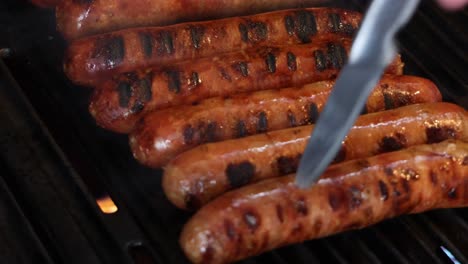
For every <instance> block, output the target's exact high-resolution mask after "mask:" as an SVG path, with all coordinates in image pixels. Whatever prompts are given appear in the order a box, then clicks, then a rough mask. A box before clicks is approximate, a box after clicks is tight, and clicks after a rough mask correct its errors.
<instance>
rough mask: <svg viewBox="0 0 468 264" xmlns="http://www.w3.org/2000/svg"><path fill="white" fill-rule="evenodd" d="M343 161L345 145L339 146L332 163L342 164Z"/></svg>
mask: <svg viewBox="0 0 468 264" xmlns="http://www.w3.org/2000/svg"><path fill="white" fill-rule="evenodd" d="M345 159H346V147H345V145H341V148H340V150H339V151H338V153H337V154H336V156H335V159H334V160H333V163H338V162H342V161H344V160H345Z"/></svg>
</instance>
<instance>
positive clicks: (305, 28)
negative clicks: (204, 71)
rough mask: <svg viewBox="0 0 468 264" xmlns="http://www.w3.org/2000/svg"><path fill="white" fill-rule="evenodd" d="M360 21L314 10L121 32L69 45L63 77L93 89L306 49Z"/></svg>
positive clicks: (336, 12) (338, 11)
mask: <svg viewBox="0 0 468 264" xmlns="http://www.w3.org/2000/svg"><path fill="white" fill-rule="evenodd" d="M67 2H71V1H67ZM171 15H173V14H171ZM360 19H361V15H360V14H358V13H356V12H352V11H344V10H341V9H329V8H319V9H299V10H287V11H279V12H274V13H268V14H260V15H255V16H251V17H237V18H228V19H223V20H215V21H208V22H193V23H185V24H178V25H172V26H167V27H151V28H132V29H126V30H122V31H117V32H111V33H107V34H102V35H96V36H91V37H88V38H83V39H80V40H76V41H74V42H72V43H71V45H70V47H69V48H68V50H67V55H66V58H65V73H66V74H67V75H68V77H69V78H70V79H71V80H72V81H74V82H76V83H78V84H82V85H93V84H96V83H99V80H100V79H105V78H108V77H109V76H110V75H111V74H116V73H123V72H130V71H135V70H137V69H141V68H146V67H149V66H157V67H161V66H167V65H171V64H174V63H175V62H178V61H182V60H190V59H194V58H200V57H207V56H212V55H215V54H219V53H224V52H231V51H239V50H243V49H247V48H252V47H259V46H266V45H269V46H275V45H291V44H303V43H310V42H315V40H317V39H320V38H321V36H322V35H324V34H326V35H328V34H330V35H333V36H337V37H338V36H341V37H350V36H351V35H352V34H353V32H354V31H355V30H356V28H357V26H358V24H359V22H360Z"/></svg>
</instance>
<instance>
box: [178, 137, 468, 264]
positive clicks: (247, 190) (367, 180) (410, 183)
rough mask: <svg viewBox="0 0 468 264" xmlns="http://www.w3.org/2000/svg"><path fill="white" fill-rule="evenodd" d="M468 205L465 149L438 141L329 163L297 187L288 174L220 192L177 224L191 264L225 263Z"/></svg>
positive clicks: (467, 148) (462, 144)
mask: <svg viewBox="0 0 468 264" xmlns="http://www.w3.org/2000/svg"><path fill="white" fill-rule="evenodd" d="M464 206H468V144H467V143H465V142H462V141H458V142H457V141H446V142H442V143H438V144H432V145H419V146H415V147H411V148H408V149H405V150H400V151H395V152H390V153H385V154H380V155H377V156H373V157H370V158H368V159H359V160H352V161H348V162H344V163H340V164H335V165H332V166H330V167H329V168H328V170H327V171H326V172H325V173H324V174H323V175H322V178H321V179H320V180H319V182H318V183H317V184H316V185H314V186H312V187H310V188H308V189H299V188H297V187H296V186H295V184H294V175H290V176H287V177H280V178H274V179H270V180H266V181H263V182H259V183H257V184H252V185H249V186H246V187H243V188H241V189H238V190H234V191H232V192H229V193H226V194H225V195H223V196H221V197H219V198H218V199H216V200H214V201H213V202H211V203H209V204H207V205H206V206H205V207H203V208H202V209H201V210H199V211H198V212H197V213H196V214H195V215H194V216H193V217H192V218H191V219H190V220H189V222H188V223H187V224H186V225H185V226H184V228H183V231H182V234H181V237H180V244H181V246H182V248H183V250H184V252H185V254H186V255H187V257H188V258H189V259H190V260H191V261H192V262H193V263H204V264H215V263H229V262H233V261H236V260H240V259H243V258H247V257H249V256H254V255H257V254H260V253H262V252H265V251H268V250H272V249H274V248H278V247H281V246H285V245H288V244H293V243H298V242H302V241H304V240H310V239H316V238H320V237H325V236H329V235H331V234H335V233H339V232H342V231H347V230H353V229H359V228H364V227H367V226H370V225H373V224H376V223H378V222H380V221H382V220H385V219H389V218H392V217H396V216H399V215H403V214H412V213H420V212H424V211H428V210H433V209H438V208H453V207H464Z"/></svg>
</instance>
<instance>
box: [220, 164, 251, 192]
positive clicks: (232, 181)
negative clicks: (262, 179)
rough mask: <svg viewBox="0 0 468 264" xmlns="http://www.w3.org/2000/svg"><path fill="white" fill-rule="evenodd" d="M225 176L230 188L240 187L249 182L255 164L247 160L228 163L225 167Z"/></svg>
mask: <svg viewBox="0 0 468 264" xmlns="http://www.w3.org/2000/svg"><path fill="white" fill-rule="evenodd" d="M225 173H226V176H227V178H228V181H229V185H231V187H232V188H237V187H241V186H243V185H245V184H247V183H249V182H250V181H251V180H252V178H253V177H254V174H255V165H253V164H252V163H250V162H249V161H243V162H240V163H230V164H229V165H228V166H227V168H226V172H225Z"/></svg>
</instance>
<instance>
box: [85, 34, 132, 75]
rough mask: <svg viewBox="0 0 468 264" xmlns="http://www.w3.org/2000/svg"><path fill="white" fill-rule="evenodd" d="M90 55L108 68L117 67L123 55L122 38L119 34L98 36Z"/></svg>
mask: <svg viewBox="0 0 468 264" xmlns="http://www.w3.org/2000/svg"><path fill="white" fill-rule="evenodd" d="M91 57H92V58H93V59H98V60H101V61H102V62H104V64H105V65H106V67H107V68H109V69H112V68H115V67H117V66H118V65H120V63H121V62H122V61H123V59H124V57H125V45H124V40H123V38H122V37H121V36H112V37H103V38H100V39H99V40H98V41H97V43H96V48H95V50H94V52H93V54H92V56H91Z"/></svg>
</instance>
